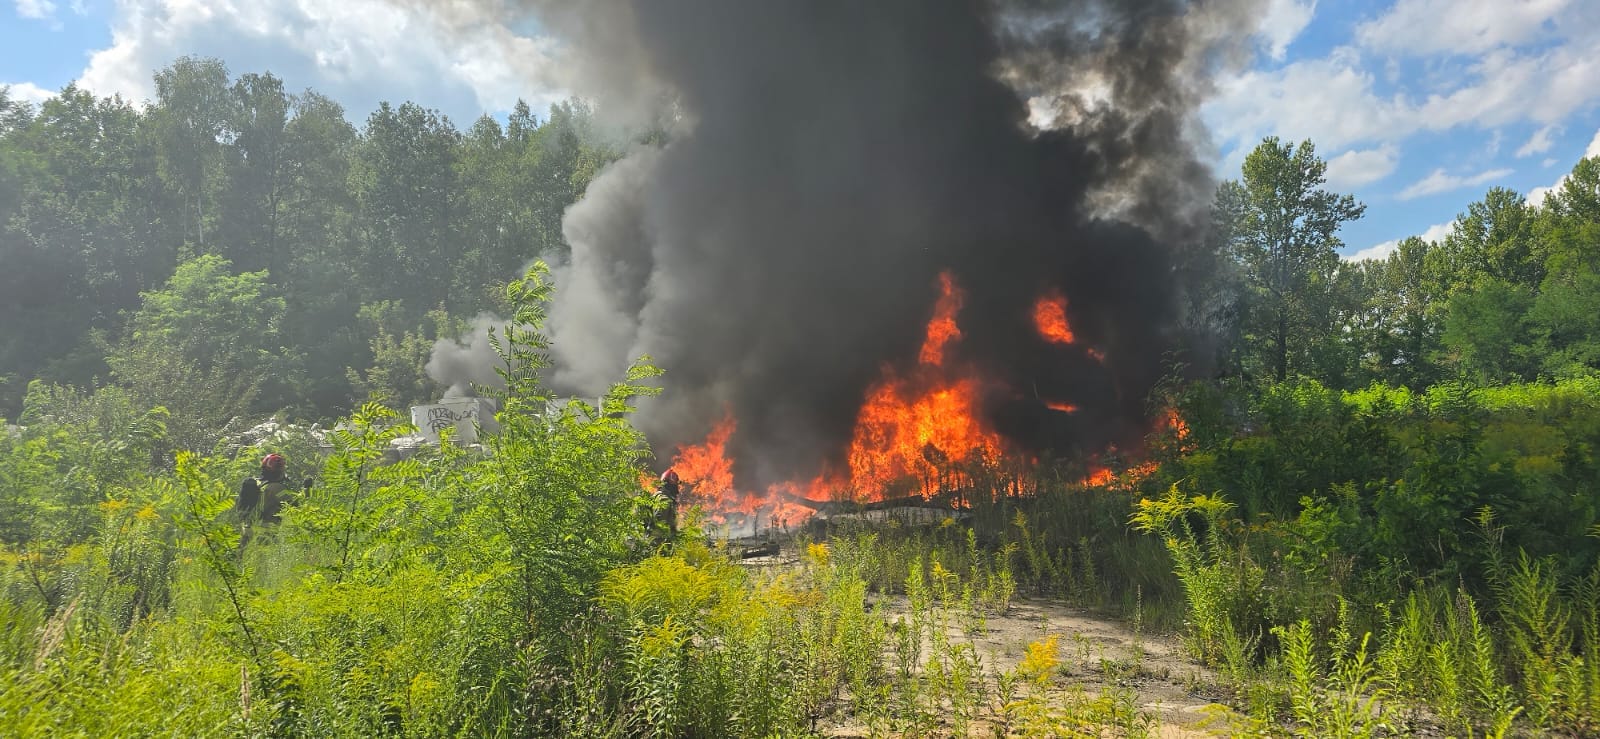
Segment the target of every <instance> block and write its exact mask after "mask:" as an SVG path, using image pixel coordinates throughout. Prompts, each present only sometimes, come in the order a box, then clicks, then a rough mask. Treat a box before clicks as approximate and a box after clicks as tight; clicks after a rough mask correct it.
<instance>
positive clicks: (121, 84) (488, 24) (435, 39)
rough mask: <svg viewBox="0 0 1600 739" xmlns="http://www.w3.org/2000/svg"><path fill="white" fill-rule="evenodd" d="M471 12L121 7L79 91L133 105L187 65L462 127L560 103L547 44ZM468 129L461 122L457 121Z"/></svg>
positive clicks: (345, 3)
mask: <svg viewBox="0 0 1600 739" xmlns="http://www.w3.org/2000/svg"><path fill="white" fill-rule="evenodd" d="M478 7H479V6H477V5H475V4H469V3H458V4H451V5H448V6H434V5H431V4H424V3H416V4H410V3H395V2H391V1H389V0H256V1H252V0H119V3H118V5H117V17H116V19H115V21H114V22H113V24H112V42H111V45H110V46H109V47H107V48H105V49H101V50H99V51H96V52H95V53H94V54H93V55H92V56H91V57H90V60H89V65H88V67H87V68H86V69H85V70H84V72H83V75H82V79H81V82H82V84H83V86H84V87H85V88H87V89H89V90H91V91H93V92H95V93H96V94H100V95H110V94H116V93H120V94H122V95H123V96H124V97H127V98H130V99H132V100H147V99H151V98H153V97H154V96H155V86H154V83H153V82H152V79H151V78H152V76H153V75H154V73H155V72H156V71H157V70H159V69H161V68H163V67H165V66H167V65H168V64H170V63H171V62H172V61H173V60H174V59H176V58H177V57H179V56H183V55H185V54H194V55H200V56H214V57H217V58H220V59H223V60H224V61H226V62H227V64H228V66H229V69H230V70H232V71H234V72H236V73H239V72H257V71H270V72H272V73H273V74H275V75H277V76H279V77H282V78H284V80H285V83H286V84H287V85H288V86H289V87H290V88H291V89H298V88H302V87H312V88H314V89H316V90H318V91H319V92H323V93H325V94H328V95H330V96H332V97H334V98H336V99H339V100H341V101H342V102H344V103H345V104H346V105H347V106H349V108H350V112H351V114H352V115H353V116H357V117H359V116H363V115H365V114H366V113H367V112H369V111H370V110H371V109H372V108H373V107H376V104H377V103H378V101H380V100H388V101H393V102H399V101H401V100H407V99H410V100H417V101H419V102H422V103H423V104H425V105H428V106H430V107H438V108H440V109H442V110H443V111H444V112H446V113H447V114H450V115H451V116H452V118H455V119H457V123H459V124H465V123H468V122H470V120H471V119H472V118H474V117H476V116H477V115H478V114H480V113H482V112H486V111H501V110H506V109H509V108H510V107H511V105H512V104H513V103H514V102H515V101H516V100H517V99H518V98H524V99H527V100H528V101H529V103H530V104H532V105H533V106H534V107H535V109H538V108H539V107H541V106H543V105H545V104H547V103H549V102H553V101H554V100H558V99H560V98H562V97H565V93H564V92H563V90H562V89H561V84H560V82H561V80H560V78H559V76H558V75H559V73H560V72H561V71H562V65H559V64H557V63H556V61H555V59H554V57H555V51H554V46H553V42H551V41H549V40H548V39H542V38H541V39H535V38H528V37H525V36H522V35H518V34H517V33H515V32H513V31H512V30H510V28H509V27H508V26H507V25H506V24H505V23H504V22H502V19H501V18H499V17H496V16H494V15H493V11H492V10H491V9H490V8H498V7H499V6H497V5H494V4H484V6H483V7H484V8H485V9H484V10H479V9H478ZM463 119H465V120H463Z"/></svg>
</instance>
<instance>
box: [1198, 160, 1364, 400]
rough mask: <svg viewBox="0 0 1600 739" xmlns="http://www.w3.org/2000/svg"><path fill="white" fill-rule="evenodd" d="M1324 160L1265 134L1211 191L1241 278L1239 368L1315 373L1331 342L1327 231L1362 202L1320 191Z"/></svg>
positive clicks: (1333, 312)
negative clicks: (1234, 177) (1239, 172)
mask: <svg viewBox="0 0 1600 739" xmlns="http://www.w3.org/2000/svg"><path fill="white" fill-rule="evenodd" d="M1326 172H1327V163H1326V162H1324V161H1322V160H1321V159H1318V158H1317V156H1316V149H1315V148H1314V147H1313V146H1312V144H1311V142H1310V141H1305V142H1302V143H1300V144H1299V145H1298V146H1296V145H1294V144H1285V143H1281V142H1279V141H1278V140H1277V139H1276V138H1268V139H1266V140H1264V141H1262V142H1261V144H1260V145H1259V146H1257V147H1256V149H1255V150H1254V151H1252V152H1251V153H1250V154H1249V155H1248V156H1246V157H1245V161H1244V170H1243V175H1244V176H1243V179H1242V180H1241V181H1238V182H1232V181H1230V182H1225V183H1223V184H1222V186H1221V187H1220V188H1219V189H1218V191H1217V201H1218V205H1217V208H1216V218H1217V220H1219V221H1220V222H1221V224H1220V226H1219V229H1220V231H1221V232H1223V233H1227V234H1229V235H1230V237H1231V240H1230V241H1231V243H1229V244H1228V245H1227V248H1229V249H1230V250H1231V252H1232V254H1233V255H1234V259H1235V260H1237V262H1238V263H1239V264H1240V266H1241V267H1242V271H1243V274H1244V277H1245V292H1244V294H1243V295H1242V296H1241V299H1242V301H1243V303H1244V308H1243V310H1242V312H1241V313H1242V318H1241V341H1242V343H1243V345H1244V346H1243V352H1245V354H1246V357H1247V359H1246V363H1245V364H1246V371H1247V372H1249V373H1252V374H1256V375H1258V376H1272V377H1275V378H1276V379H1277V380H1279V381H1282V380H1284V379H1285V378H1287V377H1288V375H1289V373H1290V372H1291V371H1293V372H1295V373H1301V372H1309V371H1315V370H1318V369H1322V367H1319V366H1318V365H1319V364H1320V362H1319V358H1320V356H1321V355H1323V354H1325V353H1326V351H1327V347H1322V346H1317V345H1316V343H1317V342H1326V341H1330V340H1333V337H1332V335H1331V334H1332V331H1331V329H1332V328H1333V326H1334V325H1335V322H1336V320H1337V317H1338V309H1337V308H1336V305H1335V303H1336V298H1335V287H1334V279H1335V271H1336V267H1337V265H1338V262H1339V258H1338V256H1337V253H1336V251H1335V250H1336V249H1338V248H1339V247H1340V246H1342V244H1341V242H1340V241H1339V240H1338V237H1337V236H1336V235H1335V234H1336V233H1337V232H1338V230H1339V227H1340V225H1341V224H1343V223H1344V222H1346V221H1351V220H1355V219H1357V218H1360V217H1361V214H1362V212H1363V211H1364V210H1365V206H1363V205H1360V204H1358V203H1356V201H1355V199H1354V198H1352V197H1350V196H1349V195H1337V194H1335V193H1332V192H1329V191H1327V190H1323V189H1321V188H1320V186H1321V185H1322V184H1323V182H1324V181H1325V175H1326Z"/></svg>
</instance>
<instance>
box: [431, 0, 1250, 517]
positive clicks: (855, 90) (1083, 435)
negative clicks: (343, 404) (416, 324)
mask: <svg viewBox="0 0 1600 739" xmlns="http://www.w3.org/2000/svg"><path fill="white" fill-rule="evenodd" d="M1258 5H1260V3H1259V2H1240V1H1233V0H1228V1H1224V2H1179V1H1177V0H1127V1H1125V2H1114V1H1112V0H1063V1H1060V2H1048V1H1047V2H1037V1H1035V0H1028V1H1027V2H1024V1H1022V0H1015V1H1012V0H989V1H978V0H881V1H879V2H869V3H863V2H856V1H854V0H821V1H818V2H804V3H800V2H795V3H779V2H770V3H768V2H763V3H723V2H710V1H709V0H682V1H679V2H653V1H652V2H645V1H644V0H592V1H591V2H586V3H581V4H571V3H559V2H554V0H550V1H549V2H543V1H538V0H535V1H534V2H531V3H529V4H528V5H526V7H528V8H530V9H531V10H532V11H534V12H535V13H537V14H538V17H539V20H540V22H541V25H542V27H544V28H546V29H547V30H548V31H550V32H551V33H553V34H555V35H557V36H559V37H560V38H561V40H562V46H561V52H560V54H561V55H562V59H561V61H562V62H563V64H565V65H566V67H565V68H567V69H570V70H572V76H571V79H570V83H571V86H572V89H575V90H577V91H578V92H580V93H582V94H584V95H586V96H588V97H590V98H592V99H593V100H595V101H596V104H597V109H598V110H600V111H601V112H602V113H604V112H606V111H613V112H616V111H623V112H634V113H640V114H641V119H644V120H649V121H652V122H654V124H655V125H657V126H659V127H661V128H663V129H665V136H662V137H653V138H652V139H651V141H660V142H661V143H651V144H636V145H635V146H634V147H633V148H631V149H629V150H628V151H627V152H626V154H625V155H624V156H623V157H622V158H621V159H620V160H619V161H616V162H614V163H612V164H610V165H609V166H607V167H606V168H605V169H604V170H603V171H601V172H600V173H599V174H598V175H597V176H596V177H595V179H594V180H593V182H592V183H591V184H590V185H589V187H588V189H587V192H586V195H585V196H584V198H583V199H582V200H581V201H579V202H578V203H576V204H575V205H573V206H572V207H571V208H570V209H569V210H568V211H567V213H566V215H565V218H564V221H563V232H564V235H565V238H566V241H567V243H568V245H570V251H569V252H562V253H555V254H548V255H545V257H546V258H547V259H549V260H550V261H551V262H552V264H553V265H554V280H555V284H556V292H555V297H554V300H553V302H552V304H551V305H550V307H549V322H548V326H547V330H548V334H549V337H550V340H551V359H552V363H553V366H552V367H551V368H550V370H549V372H548V376H547V380H548V381H549V383H550V384H551V385H552V386H553V387H554V388H555V389H556V390H558V391H559V392H561V393H565V394H572V395H577V396H583V397H593V396H595V395H597V394H599V393H600V392H603V391H604V389H605V387H606V386H607V385H608V384H609V383H611V382H613V381H615V380H616V379H617V378H619V377H621V376H622V375H623V373H624V372H625V370H626V368H627V367H628V365H629V364H630V363H631V362H632V361H634V360H636V359H637V358H639V357H642V356H648V357H650V358H651V359H652V361H653V362H654V363H655V364H657V365H658V366H660V367H662V368H664V369H665V370H666V371H667V374H666V375H665V377H664V378H663V379H662V382H663V385H664V392H663V393H662V394H661V395H660V396H659V397H656V398H650V399H646V400H645V401H643V402H641V404H640V407H639V413H638V416H637V422H638V424H639V425H640V427H641V428H642V429H643V430H644V431H645V433H646V434H647V435H648V437H649V438H650V440H651V442H652V444H653V445H654V446H655V448H656V450H657V452H658V456H659V457H660V458H661V463H660V465H659V467H658V471H659V470H661V469H665V468H666V466H667V465H668V464H669V460H670V464H671V466H672V467H673V469H675V470H676V471H677V473H678V474H679V475H681V476H682V478H683V480H684V483H685V490H686V491H687V492H686V493H685V495H686V496H687V497H688V499H689V500H690V502H697V503H701V504H703V505H706V506H707V507H708V508H710V509H713V510H716V511H719V512H724V513H727V514H735V513H736V514H739V515H749V516H752V517H753V516H757V515H762V516H768V517H775V518H783V517H784V516H788V515H793V516H798V517H803V516H804V515H806V511H809V510H811V508H812V507H814V506H815V505H816V504H817V503H818V502H820V501H825V500H841V499H843V500H854V501H873V500H885V499H893V498H896V497H901V496H923V497H932V496H939V495H947V494H950V493H952V492H953V491H959V490H961V489H963V488H965V487H968V486H970V485H971V484H972V483H973V481H974V476H975V475H979V474H985V472H984V471H985V470H991V471H992V470H995V469H1003V468H1004V466H1005V464H1006V463H1007V461H1015V462H1031V461H1032V460H1034V459H1037V458H1040V457H1041V456H1042V455H1045V454H1051V455H1057V456H1074V455H1075V456H1077V457H1078V458H1081V459H1091V458H1093V457H1094V456H1095V455H1100V454H1102V453H1104V452H1106V450H1107V449H1108V448H1110V447H1113V446H1121V447H1122V448H1134V447H1136V446H1137V445H1138V444H1139V443H1140V439H1141V438H1142V437H1143V435H1144V434H1145V433H1146V432H1147V431H1148V430H1149V429H1150V427H1151V423H1152V421H1151V420H1150V419H1149V418H1147V411H1146V406H1145V404H1146V399H1147V395H1148V393H1149V390H1150V389H1151V388H1152V387H1153V386H1154V384H1155V382H1156V381H1157V380H1158V378H1159V377H1160V376H1161V374H1162V372H1163V367H1162V361H1163V357H1164V356H1165V355H1166V354H1167V353H1168V352H1169V351H1170V350H1172V349H1174V348H1175V347H1176V346H1178V345H1179V344H1180V343H1181V342H1182V339H1183V337H1182V336H1179V335H1178V334H1177V333H1176V332H1175V330H1174V328H1173V327H1174V326H1175V325H1177V323H1178V322H1177V320H1176V319H1177V315H1176V310H1177V308H1176V306H1177V305H1179V302H1180V301H1179V300H1178V297H1179V296H1178V295H1177V293H1178V290H1179V286H1178V285H1177V284H1176V283H1175V280H1174V278H1173V273H1174V267H1173V265H1174V263H1175V261H1176V257H1177V256H1178V255H1179V254H1180V253H1181V252H1182V250H1184V249H1187V248H1191V247H1193V246H1195V245H1196V244H1197V243H1198V242H1199V240H1200V237H1201V235H1202V231H1203V224H1204V222H1205V217H1206V214H1207V207H1208V204H1209V200H1210V194H1211V189H1212V186H1213V183H1212V182H1211V181H1210V175H1209V168H1208V167H1207V166H1206V165H1205V164H1204V162H1202V161H1201V159H1200V157H1199V156H1198V155H1197V154H1196V151H1195V150H1196V147H1197V142H1203V131H1202V129H1201V127H1200V125H1199V124H1198V122H1197V117H1196V110H1197V106H1198V104H1199V102H1200V101H1201V100H1202V99H1203V97H1204V95H1205V94H1206V92H1207V89H1208V84H1209V83H1208V80H1209V79H1210V76H1211V75H1212V73H1213V72H1214V71H1215V69H1214V67H1215V66H1216V65H1218V64H1222V63H1227V62H1228V61H1229V60H1231V59H1233V58H1235V54H1234V52H1237V51H1238V49H1235V48H1233V47H1231V46H1228V44H1229V43H1231V39H1233V38H1235V37H1236V36H1238V34H1235V33H1233V32H1232V31H1231V30H1230V29H1232V28H1235V27H1238V26H1240V25H1242V24H1244V23H1245V22H1246V20H1247V19H1249V18H1250V17H1252V15H1253V14H1254V13H1256V12H1257V11H1258V9H1259V8H1258V7H1257V6H1258ZM484 8H486V12H489V11H493V12H501V11H503V10H504V6H502V5H500V4H490V5H485V6H484ZM641 101H650V104H649V105H644V106H641ZM641 107H645V108H648V110H640V108H641ZM458 350H464V348H463V347H461V346H458V347H457V348H455V349H450V350H449V351H451V352H456V351H458ZM437 358H438V355H437V353H436V359H437ZM487 363H488V360H487V359H485V362H484V364H487ZM435 364H437V365H438V368H439V369H441V370H448V369H449V368H452V367H456V366H458V365H472V364H473V363H472V362H450V361H438V362H436V363H435ZM445 374H449V373H445ZM436 377H438V378H439V379H441V380H442V381H444V382H447V383H454V382H457V381H458V379H459V378H458V377H456V376H454V375H450V376H441V375H436ZM1109 474H1110V471H1109V470H1105V471H1104V472H1102V471H1101V470H1094V471H1092V473H1091V475H1090V481H1091V482H1093V481H1095V480H1098V479H1102V478H1104V477H1105V476H1106V475H1109ZM1003 484H1005V483H1003V482H1002V485H1003ZM1018 484H1020V483H1018Z"/></svg>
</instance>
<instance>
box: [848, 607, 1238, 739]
mask: <svg viewBox="0 0 1600 739" xmlns="http://www.w3.org/2000/svg"><path fill="white" fill-rule="evenodd" d="M883 605H884V608H885V614H886V616H887V618H888V620H889V622H890V623H894V622H895V621H896V620H897V619H901V618H907V617H908V614H909V609H908V606H907V603H906V601H905V599H904V598H894V599H891V600H886V601H884V603H883ZM948 622H949V628H948V630H947V634H948V638H949V639H950V642H951V643H952V644H963V643H967V644H972V645H973V646H974V648H975V649H976V651H977V653H978V654H979V655H980V658H981V659H982V663H983V665H984V668H985V670H986V671H987V672H988V673H990V674H991V675H992V674H993V673H996V672H1006V671H1011V670H1014V669H1016V667H1017V665H1018V663H1019V662H1021V661H1022V660H1023V658H1024V657H1025V656H1026V655H1027V652H1028V645H1029V644H1033V643H1040V642H1044V641H1046V640H1048V639H1049V638H1050V637H1051V636H1055V637H1056V638H1057V648H1058V652H1057V653H1058V656H1059V659H1060V664H1059V666H1058V667H1057V668H1056V670H1055V671H1054V674H1053V675H1052V677H1051V680H1050V688H1049V693H1048V695H1049V696H1050V698H1049V700H1051V701H1056V700H1063V701H1064V700H1069V699H1068V698H1067V697H1066V696H1077V697H1078V699H1080V700H1082V699H1084V698H1085V697H1087V698H1089V699H1093V698H1095V697H1097V696H1104V695H1111V694H1115V695H1118V696H1120V697H1121V700H1124V701H1128V702H1131V707H1132V708H1133V709H1134V710H1135V711H1137V712H1138V714H1140V722H1141V724H1142V725H1143V726H1144V727H1145V728H1146V729H1147V730H1148V735H1149V736H1155V737H1162V738H1164V739H1178V738H1187V737H1215V736H1227V735H1228V734H1229V733H1230V732H1229V729H1228V727H1229V724H1230V722H1229V721H1228V718H1227V716H1228V715H1229V709H1227V708H1225V707H1224V706H1222V705H1220V704H1219V703H1218V702H1217V701H1218V700H1220V699H1221V698H1222V696H1221V694H1220V693H1219V692H1218V691H1217V689H1216V688H1215V686H1216V685H1217V676H1216V674H1215V673H1214V672H1212V671H1211V670H1210V669H1208V668H1206V667H1204V666H1201V665H1199V664H1197V663H1195V662H1194V661H1193V660H1191V659H1189V658H1188V657H1187V656H1186V655H1185V653H1184V651H1183V648H1182V645H1181V644H1180V643H1179V641H1178V640H1177V638H1175V637H1172V636H1166V635H1151V634H1141V633H1139V632H1137V631H1136V630H1135V629H1134V628H1133V627H1132V625H1131V624H1128V623H1124V622H1121V621H1117V620H1113V619H1110V618H1107V617H1104V616H1101V615H1098V614H1095V613H1093V612H1091V611H1087V610H1084V609H1081V608H1074V607H1071V606H1067V605H1064V604H1062V603H1059V602H1054V601H1046V600H1024V599H1018V600H1016V601H1014V602H1013V603H1012V605H1011V607H1010V609H1009V610H1008V611H1007V612H1006V613H1005V614H1004V615H1002V616H992V615H991V616H988V617H987V618H986V619H985V620H984V623H983V625H982V629H981V630H979V631H975V632H970V631H968V629H970V628H972V627H973V626H974V624H973V623H971V621H968V622H966V623H964V624H963V623H961V622H960V621H959V619H956V618H953V617H952V618H950V619H948ZM988 682H989V685H990V688H991V689H993V685H994V680H993V679H992V678H991V679H990V680H989V681H988ZM995 731H996V727H995V726H994V725H993V724H992V723H990V722H986V721H979V722H975V723H974V724H973V726H972V727H971V728H970V729H969V730H968V734H969V735H981V736H993V735H994V734H995ZM829 733H830V735H832V736H841V737H843V736H854V737H864V736H871V735H873V734H872V732H871V731H868V730H867V729H866V727H862V726H857V725H849V724H846V725H842V726H837V727H835V728H834V730H833V731H831V732H829ZM1123 733H1124V732H1123V731H1121V730H1118V729H1117V728H1116V727H1107V728H1106V730H1105V732H1104V734H1103V735H1104V736H1120V735H1122V734H1123Z"/></svg>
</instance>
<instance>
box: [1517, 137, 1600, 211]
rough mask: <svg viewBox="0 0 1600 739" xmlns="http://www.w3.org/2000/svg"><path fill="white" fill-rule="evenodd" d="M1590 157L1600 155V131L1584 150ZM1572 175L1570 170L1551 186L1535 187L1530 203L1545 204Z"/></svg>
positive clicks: (1531, 193) (1530, 195) (1584, 154)
mask: <svg viewBox="0 0 1600 739" xmlns="http://www.w3.org/2000/svg"><path fill="white" fill-rule="evenodd" d="M1589 157H1600V131H1595V132H1594V138H1592V139H1590V140H1589V146H1588V147H1587V148H1585V149H1584V150H1583V158H1584V159H1588V158H1589ZM1546 166H1548V165H1546ZM1571 176H1572V173H1571V172H1568V173H1567V174H1564V175H1561V177H1560V179H1557V180H1556V181H1555V184H1553V185H1550V186H1549V187H1535V188H1533V189H1532V190H1530V191H1529V192H1528V200H1527V202H1528V205H1533V206H1543V205H1544V200H1545V198H1547V197H1550V193H1552V192H1555V191H1556V190H1560V189H1561V186H1562V185H1565V184H1567V178H1568V177H1571Z"/></svg>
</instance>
